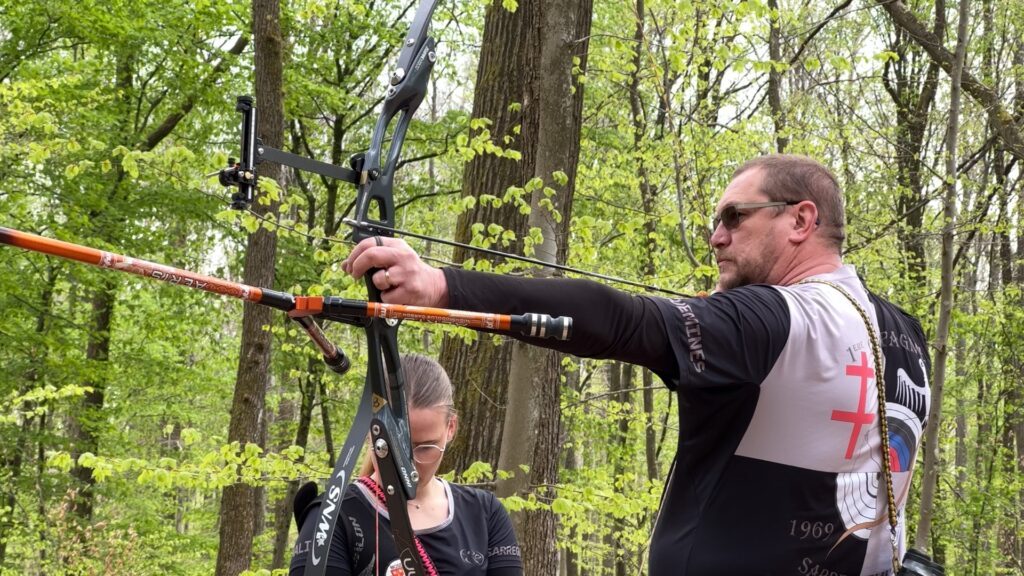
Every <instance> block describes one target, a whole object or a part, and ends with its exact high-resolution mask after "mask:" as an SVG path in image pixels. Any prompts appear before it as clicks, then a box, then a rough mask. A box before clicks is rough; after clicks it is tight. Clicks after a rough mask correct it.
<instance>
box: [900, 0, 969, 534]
mask: <svg viewBox="0 0 1024 576" xmlns="http://www.w3.org/2000/svg"><path fill="white" fill-rule="evenodd" d="M968 8H969V6H968V0H960V10H959V19H960V20H959V22H958V24H957V44H956V57H955V62H954V64H953V70H952V74H951V76H952V79H951V83H952V86H951V88H950V105H949V129H948V130H947V132H946V185H945V199H944V204H945V207H944V210H943V217H944V223H943V229H942V257H941V260H942V271H941V276H942V287H941V289H940V292H939V321H938V327H937V329H936V335H935V373H934V374H933V376H932V396H931V413H930V414H929V415H928V425H927V429H926V430H925V442H924V447H925V458H924V473H923V474H922V477H921V516H920V518H919V519H918V523H917V532H916V533H915V535H914V546H916V547H917V548H920V549H922V550H925V549H928V548H929V546H928V545H929V543H930V536H931V523H932V511H933V510H932V508H933V501H934V497H935V490H936V480H937V477H938V469H939V461H940V458H939V446H938V438H939V423H940V422H941V421H942V389H943V386H944V385H945V382H946V359H947V358H948V356H949V347H948V342H949V325H950V321H951V315H952V311H953V276H954V270H953V252H954V246H953V234H954V232H955V231H956V214H957V205H956V203H957V186H956V182H957V161H956V159H957V139H958V136H959V132H960V76H961V73H962V72H963V68H964V58H965V55H966V52H967V40H968V37H967V23H968V20H969V18H970V12H969V10H968Z"/></svg>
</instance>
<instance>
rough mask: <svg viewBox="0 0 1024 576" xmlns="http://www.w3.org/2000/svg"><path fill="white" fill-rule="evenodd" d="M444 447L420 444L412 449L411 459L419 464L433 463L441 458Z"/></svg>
mask: <svg viewBox="0 0 1024 576" xmlns="http://www.w3.org/2000/svg"><path fill="white" fill-rule="evenodd" d="M442 454H444V448H442V447H440V446H436V445H434V444H420V445H419V446H417V447H415V448H413V449H412V459H413V460H415V461H417V462H419V463H420V464H433V463H434V462H437V461H438V460H440V459H441V455H442Z"/></svg>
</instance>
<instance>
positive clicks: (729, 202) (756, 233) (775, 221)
mask: <svg viewBox="0 0 1024 576" xmlns="http://www.w3.org/2000/svg"><path fill="white" fill-rule="evenodd" d="M762 179H763V178H762V175H761V169H760V168H755V169H752V170H748V171H746V172H744V173H742V174H740V175H739V176H737V177H736V178H735V179H733V181H732V182H730V183H729V186H728V187H726V189H725V193H724V194H722V199H721V200H719V202H718V206H717V208H716V209H715V214H716V216H723V215H728V211H727V209H729V208H730V207H735V206H737V205H741V204H756V203H759V202H767V201H768V197H767V196H766V195H765V194H764V193H762V192H761V190H760V185H761V180H762ZM779 215H780V213H779V208H775V207H769V208H755V209H742V208H740V209H736V211H735V214H734V218H723V221H722V222H721V223H720V224H719V225H718V226H717V227H716V228H715V230H714V233H713V234H712V235H711V246H712V248H714V250H715V259H716V260H717V261H718V274H719V279H718V288H719V289H720V290H728V289H730V288H737V287H739V286H746V285H748V284H761V283H764V284H772V283H773V278H774V276H776V275H775V274H773V270H774V269H776V268H777V266H778V263H779V256H780V254H781V252H782V247H783V244H784V241H785V236H784V234H783V233H782V232H783V231H782V228H781V223H782V220H783V219H782V218H779ZM776 280H777V279H776Z"/></svg>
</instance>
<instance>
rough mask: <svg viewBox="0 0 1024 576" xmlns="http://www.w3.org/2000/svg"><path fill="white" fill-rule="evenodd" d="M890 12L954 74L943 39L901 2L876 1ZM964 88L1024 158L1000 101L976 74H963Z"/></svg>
mask: <svg viewBox="0 0 1024 576" xmlns="http://www.w3.org/2000/svg"><path fill="white" fill-rule="evenodd" d="M876 1H877V2H878V4H879V5H881V6H882V8H883V9H884V10H885V11H886V12H888V14H889V16H890V17H891V18H892V21H893V23H894V24H896V26H898V27H900V28H902V29H903V30H905V31H906V32H907V34H909V35H910V37H911V38H913V39H914V41H915V42H917V43H918V45H920V46H921V48H923V49H924V51H925V52H927V53H928V56H929V57H930V58H931V59H932V61H933V62H935V63H936V64H938V65H939V66H941V67H942V69H943V70H945V71H946V74H951V73H952V71H953V60H954V58H953V54H952V53H951V52H950V51H949V50H947V49H946V48H945V47H944V46H943V45H942V42H941V41H940V40H939V38H938V37H937V36H936V35H935V34H934V33H933V32H930V31H929V30H927V29H926V28H925V27H924V25H923V24H921V22H920V21H919V20H918V19H917V17H916V16H914V14H913V13H912V12H911V11H910V10H909V9H908V8H907V6H906V5H905V4H903V3H902V2H900V1H899V0H876ZM960 85H961V86H962V87H963V89H964V91H965V92H967V93H968V94H969V95H970V96H971V98H973V99H974V100H975V101H977V102H978V104H980V105H981V107H982V108H984V109H985V110H986V111H987V112H988V119H989V122H990V123H991V124H992V128H993V129H994V130H995V131H996V134H998V135H999V139H1000V140H1002V141H1003V144H1005V145H1006V149H1007V150H1008V151H1009V152H1010V153H1012V154H1013V155H1014V156H1016V157H1017V158H1024V136H1022V135H1021V132H1020V130H1019V129H1018V127H1017V125H1016V123H1015V122H1014V121H1013V116H1012V115H1011V114H1010V112H1009V111H1007V109H1006V108H1005V107H1004V106H1003V105H1002V103H1001V102H1000V101H999V97H998V96H997V95H996V93H995V92H993V91H992V89H990V88H989V87H988V86H986V85H985V84H984V83H983V82H981V81H980V80H978V79H977V78H975V77H974V75H973V74H971V73H970V72H967V71H966V70H964V71H963V76H962V78H961V81H960Z"/></svg>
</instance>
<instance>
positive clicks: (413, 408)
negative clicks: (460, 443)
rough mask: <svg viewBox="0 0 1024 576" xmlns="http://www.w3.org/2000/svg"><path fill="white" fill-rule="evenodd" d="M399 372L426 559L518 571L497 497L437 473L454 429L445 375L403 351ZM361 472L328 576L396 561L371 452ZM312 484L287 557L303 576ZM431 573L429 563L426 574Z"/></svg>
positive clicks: (506, 573) (312, 517)
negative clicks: (402, 383)
mask: <svg viewBox="0 0 1024 576" xmlns="http://www.w3.org/2000/svg"><path fill="white" fill-rule="evenodd" d="M402 372H403V376H404V379H405V386H406V398H407V400H408V403H409V428H410V437H411V440H412V446H413V460H414V461H415V464H416V470H417V471H418V472H419V475H420V480H419V484H418V485H417V488H416V498H415V499H414V500H409V502H408V504H407V506H408V512H409V521H410V522H411V523H412V528H413V531H414V532H415V533H416V537H417V539H419V541H420V542H421V543H422V545H423V546H422V547H423V549H424V550H425V551H426V554H427V556H429V560H430V562H429V564H432V565H433V567H434V569H435V570H436V574H439V575H441V576H448V575H456V574H458V575H469V576H522V574H523V568H522V560H521V558H520V552H519V545H518V543H517V542H516V536H515V532H514V531H513V530H512V523H511V521H510V520H509V517H508V513H507V512H506V511H505V509H504V508H503V507H502V505H501V503H500V502H498V499H497V498H495V497H494V495H493V494H491V493H490V492H485V491H483V490H478V489H476V488H469V487H466V486H459V485H458V484H450V483H448V482H446V481H444V480H442V479H440V478H437V477H436V476H434V474H435V473H436V472H437V469H438V467H439V466H440V465H441V458H442V457H443V456H444V451H445V448H446V447H447V446H448V444H449V443H450V442H451V441H452V439H453V438H454V437H455V430H456V428H457V427H458V417H457V415H456V413H455V408H454V406H453V404H452V385H451V381H450V380H449V379H448V374H446V373H445V371H444V368H442V367H441V365H440V364H438V363H437V362H435V361H434V360H431V359H430V358H427V357H426V356H420V355H417V354H406V355H403V356H402ZM362 474H363V476H361V477H359V478H357V479H356V480H355V481H353V482H352V484H350V485H349V487H348V489H347V490H346V492H345V498H344V499H343V501H342V504H341V509H342V512H343V514H342V515H341V516H340V517H339V519H338V522H339V526H338V528H337V529H336V530H335V531H334V540H333V542H331V548H330V553H329V555H328V559H327V573H328V574H330V575H331V576H349V575H351V576H362V575H364V574H366V575H371V574H372V575H377V576H387V575H390V574H392V572H391V567H392V564H394V565H395V566H396V567H397V566H398V564H397V561H398V553H397V551H396V550H395V544H394V540H393V539H392V537H391V524H390V522H389V517H388V512H387V508H386V507H385V505H384V499H383V492H382V491H381V489H380V475H379V473H378V472H377V466H376V461H375V460H373V459H372V456H371V457H370V458H369V459H368V460H367V462H366V464H365V465H364V466H363V470H362ZM311 486H313V485H312V484H307V485H306V486H303V490H300V492H299V495H297V496H296V499H295V509H296V521H297V522H298V523H299V526H300V529H299V539H298V542H297V543H296V545H295V553H294V555H293V556H292V562H291V570H290V574H291V575H292V576H301V574H302V573H303V571H304V570H305V567H306V560H307V559H308V557H309V543H310V540H311V539H312V536H313V531H314V526H315V524H316V520H317V518H318V516H319V513H318V512H319V502H318V501H317V500H312V496H313V494H314V493H315V490H314V489H313V488H310V487H311ZM311 500H312V501H311ZM378 536H379V540H378ZM432 573H433V572H432V571H431V568H430V566H428V567H427V574H428V575H429V574H432Z"/></svg>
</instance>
